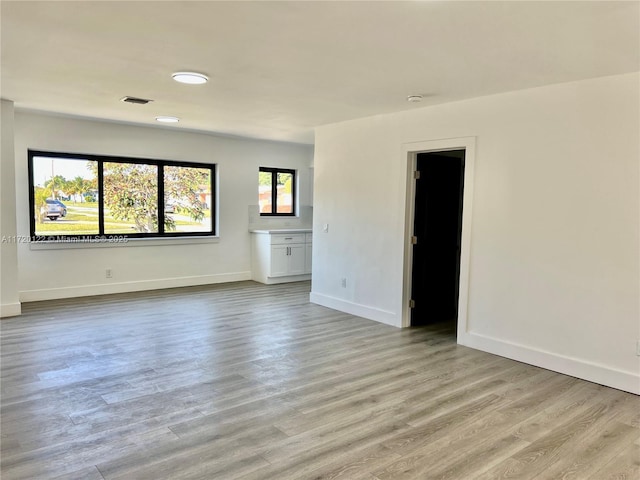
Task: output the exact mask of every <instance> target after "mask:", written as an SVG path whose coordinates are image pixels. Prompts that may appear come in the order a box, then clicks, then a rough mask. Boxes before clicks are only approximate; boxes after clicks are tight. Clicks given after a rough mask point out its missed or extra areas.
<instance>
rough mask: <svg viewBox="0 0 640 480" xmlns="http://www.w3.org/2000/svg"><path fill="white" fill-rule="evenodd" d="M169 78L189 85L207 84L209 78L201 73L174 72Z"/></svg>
mask: <svg viewBox="0 0 640 480" xmlns="http://www.w3.org/2000/svg"><path fill="white" fill-rule="evenodd" d="M171 77H172V78H173V79H174V80H175V81H176V82H180V83H188V84H189V85H202V84H203V83H207V82H208V81H209V77H207V76H206V75H205V74H203V73H198V72H176V73H174V74H173V75H171Z"/></svg>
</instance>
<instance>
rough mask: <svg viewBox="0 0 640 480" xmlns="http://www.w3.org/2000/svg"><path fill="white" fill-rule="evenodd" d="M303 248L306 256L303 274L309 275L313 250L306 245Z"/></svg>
mask: <svg viewBox="0 0 640 480" xmlns="http://www.w3.org/2000/svg"><path fill="white" fill-rule="evenodd" d="M305 246H306V248H307V254H306V255H305V256H304V260H305V262H304V273H311V254H312V250H313V248H312V247H311V245H310V244H308V243H307V244H306V245H305Z"/></svg>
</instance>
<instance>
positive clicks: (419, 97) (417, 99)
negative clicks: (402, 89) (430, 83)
mask: <svg viewBox="0 0 640 480" xmlns="http://www.w3.org/2000/svg"><path fill="white" fill-rule="evenodd" d="M421 101H422V95H409V96H408V97H407V102H411V103H418V102H421Z"/></svg>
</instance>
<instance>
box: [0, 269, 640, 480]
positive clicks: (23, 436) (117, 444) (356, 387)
mask: <svg viewBox="0 0 640 480" xmlns="http://www.w3.org/2000/svg"><path fill="white" fill-rule="evenodd" d="M308 294H309V283H306V282H302V283H296V284H284V285H272V286H266V285H261V284H256V283H253V282H242V283H237V284H228V285H218V286H208V287H197V288H196V287H194V288H184V289H176V290H171V291H167V290H164V291H156V292H149V293H136V294H126V295H113V296H104V297H92V298H81V299H72V300H65V301H53V302H40V303H33V304H26V305H24V315H23V316H22V317H19V318H14V319H5V320H3V321H2V322H1V323H0V328H1V334H2V335H1V336H2V345H1V348H2V350H1V357H0V360H1V364H2V365H1V366H2V384H1V386H2V398H1V404H2V405H1V412H0V413H1V417H2V422H1V426H2V430H1V436H2V444H1V447H2V452H1V454H2V463H1V467H0V468H1V469H0V473H1V478H2V480H14V479H30V480H31V479H65V480H74V479H82V480H98V479H107V480H111V479H127V480H132V479H140V480H147V479H148V480H158V479H222V480H226V479H243V480H249V479H255V480H271V479H276V480H286V479H331V478H339V479H349V480H357V479H367V480H375V479H379V480H387V479H394V480H396V479H455V480H461V479H462V480H465V479H498V478H509V479H534V478H535V479H578V480H580V479H594V480H601V479H614V478H615V479H634V480H637V479H639V478H640V397H638V396H635V395H632V394H628V393H624V392H621V391H617V390H613V389H610V388H606V387H602V386H599V385H595V384H592V383H589V382H585V381H582V380H578V379H575V378H571V377H567V376H564V375H560V374H557V373H553V372H550V371H547V370H543V369H540V368H536V367H533V366H529V365H525V364H522V363H518V362H515V361H512V360H508V359H504V358H501V357H497V356H493V355H490V354H486V353H483V352H479V351H476V350H472V349H469V348H465V347H461V346H458V345H456V343H455V337H454V335H453V332H452V331H451V330H450V329H448V328H447V327H443V326H438V327H431V328H421V329H405V330H400V329H396V328H392V327H389V326H385V325H381V324H378V323H375V322H371V321H368V320H364V319H361V318H357V317H353V316H351V315H347V314H343V313H340V312H336V311H333V310H329V309H326V308H323V307H320V306H317V305H312V304H310V303H309V301H308Z"/></svg>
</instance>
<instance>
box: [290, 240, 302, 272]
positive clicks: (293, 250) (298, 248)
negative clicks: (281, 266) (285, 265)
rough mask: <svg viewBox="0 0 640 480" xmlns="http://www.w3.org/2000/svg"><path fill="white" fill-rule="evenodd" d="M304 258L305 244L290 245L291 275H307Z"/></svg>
mask: <svg viewBox="0 0 640 480" xmlns="http://www.w3.org/2000/svg"><path fill="white" fill-rule="evenodd" d="M304 256H305V246H304V244H298V245H289V275H302V274H304V273H305V271H304V268H305V258H304Z"/></svg>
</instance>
